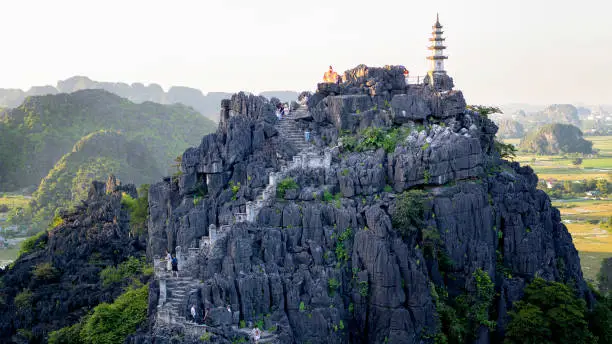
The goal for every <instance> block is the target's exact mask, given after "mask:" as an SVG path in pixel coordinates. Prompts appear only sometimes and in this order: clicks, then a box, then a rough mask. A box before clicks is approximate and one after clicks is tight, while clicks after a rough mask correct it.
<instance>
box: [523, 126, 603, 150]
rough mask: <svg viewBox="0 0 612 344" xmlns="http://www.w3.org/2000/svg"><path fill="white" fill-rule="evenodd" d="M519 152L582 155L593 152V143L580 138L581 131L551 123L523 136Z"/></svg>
mask: <svg viewBox="0 0 612 344" xmlns="http://www.w3.org/2000/svg"><path fill="white" fill-rule="evenodd" d="M519 148H520V150H521V151H524V152H527V153H538V154H563V153H584V154H589V153H591V152H592V151H593V143H592V142H591V141H587V140H585V139H583V138H582V131H580V129H578V128H577V127H575V126H573V125H570V124H561V123H553V124H548V125H545V126H542V127H540V128H538V129H537V130H534V131H532V132H530V133H528V134H527V136H525V138H524V139H523V140H521V143H520V144H519Z"/></svg>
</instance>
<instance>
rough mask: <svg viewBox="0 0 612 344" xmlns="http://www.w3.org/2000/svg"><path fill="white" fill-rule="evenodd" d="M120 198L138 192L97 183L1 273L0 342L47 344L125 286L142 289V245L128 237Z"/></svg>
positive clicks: (138, 239) (126, 216) (127, 219)
mask: <svg viewBox="0 0 612 344" xmlns="http://www.w3.org/2000/svg"><path fill="white" fill-rule="evenodd" d="M124 194H127V195H130V196H131V197H134V198H135V197H136V189H135V188H134V186H133V185H125V186H118V185H116V184H115V183H114V182H112V180H111V181H109V182H107V183H106V185H105V184H104V183H100V182H96V183H94V184H93V185H92V186H91V188H90V189H89V195H88V196H89V197H88V199H87V201H86V202H85V203H84V204H81V205H79V206H78V207H77V209H76V210H75V211H74V212H69V213H66V214H64V217H63V219H62V221H61V222H60V223H59V224H57V226H56V227H55V228H53V229H52V230H50V231H49V232H46V231H44V232H41V233H40V235H38V236H36V237H33V238H30V239H28V241H27V242H26V245H25V246H23V247H22V255H21V256H20V257H19V259H18V260H17V261H16V262H15V264H14V266H13V267H12V268H9V269H6V270H0V279H1V281H2V283H1V284H0V300H1V301H2V302H0V342H2V343H19V344H21V343H23V344H25V343H46V342H47V336H48V335H49V333H50V332H51V331H54V330H58V329H60V328H62V327H64V326H66V325H72V324H74V323H76V322H78V321H79V320H80V319H81V318H82V317H83V316H85V315H87V314H88V313H90V311H91V310H92V309H93V308H94V307H95V306H96V305H99V304H101V303H104V302H106V303H110V302H112V301H113V300H114V299H115V298H116V297H117V296H119V295H120V294H121V293H123V292H124V288H126V287H127V286H128V285H129V284H134V283H135V284H140V283H139V282H144V283H146V281H147V279H148V276H150V274H151V272H150V268H148V267H147V265H146V264H144V253H145V252H144V248H145V244H144V238H143V237H139V236H137V235H134V233H130V212H129V211H128V209H126V207H125V206H124V205H123V203H122V199H123V198H125V197H126V196H124ZM130 257H132V258H130ZM115 267H117V268H115ZM147 271H149V272H148V273H147ZM135 281H138V282H135ZM145 302H146V299H145ZM144 309H145V313H146V306H145V307H144ZM107 314H108V313H107ZM119 326H120V325H119V324H116V325H114V327H119ZM100 330H102V328H100ZM112 330H113V328H109V329H106V331H112ZM56 343H57V342H56ZM107 343H108V342H107Z"/></svg>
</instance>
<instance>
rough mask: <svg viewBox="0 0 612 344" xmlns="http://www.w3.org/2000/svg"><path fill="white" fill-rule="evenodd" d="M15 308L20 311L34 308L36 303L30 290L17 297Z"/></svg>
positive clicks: (25, 290) (23, 291)
mask: <svg viewBox="0 0 612 344" xmlns="http://www.w3.org/2000/svg"><path fill="white" fill-rule="evenodd" d="M14 302H15V306H16V307H17V310H19V311H22V312H23V311H27V310H29V309H31V308H32V303H33V302H34V295H33V294H32V292H31V291H30V289H24V290H22V291H21V292H20V293H19V294H17V295H15V300H14Z"/></svg>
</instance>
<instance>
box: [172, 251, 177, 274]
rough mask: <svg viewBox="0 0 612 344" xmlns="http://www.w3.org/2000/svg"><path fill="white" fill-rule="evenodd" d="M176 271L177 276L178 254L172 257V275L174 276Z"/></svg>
mask: <svg viewBox="0 0 612 344" xmlns="http://www.w3.org/2000/svg"><path fill="white" fill-rule="evenodd" d="M174 272H176V277H178V259H176V256H174V257H172V276H174Z"/></svg>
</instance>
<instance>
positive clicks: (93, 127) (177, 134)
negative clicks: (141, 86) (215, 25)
mask: <svg viewBox="0 0 612 344" xmlns="http://www.w3.org/2000/svg"><path fill="white" fill-rule="evenodd" d="M214 126H215V124H214V123H213V122H212V121H209V120H207V119H205V118H203V117H202V116H201V115H200V114H198V113H197V112H195V111H194V110H193V109H191V108H188V107H185V106H183V105H160V104H156V103H152V102H145V103H142V104H135V103H132V102H130V101H128V100H126V99H124V98H121V97H119V96H116V95H114V94H112V93H109V92H106V91H104V90H84V91H78V92H74V93H71V94H66V93H62V94H57V95H48V96H36V97H30V98H27V99H26V101H25V102H24V103H23V104H22V105H21V106H19V107H17V108H15V109H7V110H4V111H3V112H2V113H1V114H0V190H2V191H12V190H16V189H19V188H22V187H26V186H30V185H38V183H39V182H40V181H41V179H42V178H43V177H44V176H45V175H47V174H48V173H49V170H50V169H51V168H52V167H53V166H54V164H55V163H56V162H58V161H59V159H60V158H61V157H62V156H63V155H64V154H67V153H68V152H70V150H71V149H72V147H73V145H74V144H75V143H76V142H77V141H79V140H80V139H81V138H82V137H83V136H85V135H89V134H91V133H92V132H95V131H98V130H114V131H121V132H122V133H123V134H124V135H125V136H126V137H127V138H128V139H130V140H137V141H139V142H140V143H142V144H144V145H145V146H146V147H147V148H148V149H149V150H150V151H151V153H152V154H153V157H154V158H155V165H156V166H157V169H158V170H160V171H162V173H164V174H165V173H167V171H169V170H170V169H171V166H172V165H173V164H174V162H173V161H174V159H175V158H176V156H177V155H179V154H180V153H181V152H182V151H183V150H184V149H185V148H187V147H189V146H191V145H194V144H197V143H198V142H199V141H200V139H201V137H202V135H204V134H207V133H209V132H212V131H213V130H214Z"/></svg>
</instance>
